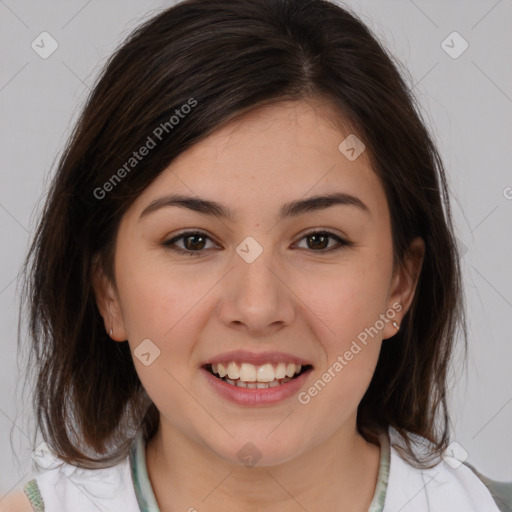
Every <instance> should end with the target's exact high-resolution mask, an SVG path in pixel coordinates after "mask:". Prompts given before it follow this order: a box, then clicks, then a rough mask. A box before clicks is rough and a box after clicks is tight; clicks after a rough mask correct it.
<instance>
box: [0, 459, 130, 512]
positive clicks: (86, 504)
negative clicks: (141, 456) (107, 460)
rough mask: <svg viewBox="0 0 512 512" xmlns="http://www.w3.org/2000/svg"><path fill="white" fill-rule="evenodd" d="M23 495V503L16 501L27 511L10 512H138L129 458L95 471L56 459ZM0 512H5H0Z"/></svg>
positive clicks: (31, 483) (36, 474) (33, 478)
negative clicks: (100, 511) (77, 511)
mask: <svg viewBox="0 0 512 512" xmlns="http://www.w3.org/2000/svg"><path fill="white" fill-rule="evenodd" d="M24 491H25V494H27V496H25V498H27V499H25V500H24V501H23V500H22V497H21V496H20V495H19V494H18V495H17V499H18V500H20V501H19V503H20V505H23V504H25V506H26V504H27V502H28V504H29V508H23V509H22V508H19V509H16V508H13V509H12V510H13V512H18V511H19V512H25V511H27V512H28V511H30V512H32V511H33V510H41V511H42V510H46V511H52V512H67V511H69V510H80V511H81V512H97V511H98V510H102V511H104V512H110V511H112V512H114V511H115V512H118V511H119V510H123V512H132V511H133V512H135V511H137V512H138V511H139V508H138V506H137V498H136V496H135V490H134V487H133V480H132V475H131V469H130V463H129V459H128V457H125V458H124V459H123V460H121V461H120V462H118V463H117V464H114V465H112V466H110V467H106V468H105V467H104V468H98V469H84V468H81V467H78V466H74V465H72V464H68V463H66V462H64V461H62V460H61V459H58V458H55V459H54V460H53V461H52V463H51V465H50V466H48V467H46V469H44V470H39V471H38V472H37V473H35V474H34V475H33V477H32V479H31V480H30V481H29V482H27V483H26V484H25V486H24ZM28 496H30V499H28ZM8 511H9V512H10V509H9V508H8V509H6V510H5V512H8ZM0 512H4V510H3V509H2V508H0Z"/></svg>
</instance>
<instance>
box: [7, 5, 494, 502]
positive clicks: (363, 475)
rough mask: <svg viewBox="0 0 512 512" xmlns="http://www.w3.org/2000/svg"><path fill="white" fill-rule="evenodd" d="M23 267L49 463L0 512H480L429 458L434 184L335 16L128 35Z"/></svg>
mask: <svg viewBox="0 0 512 512" xmlns="http://www.w3.org/2000/svg"><path fill="white" fill-rule="evenodd" d="M27 272H28V273H29V276H30V280H29V282H28V287H27V291H26V293H27V297H28V300H29V301H30V308H31V309H30V311H31V329H32V339H33V358H34V360H35V361H36V367H37V376H38V381H37V390H38V392H37V393H36V397H35V400H36V403H35V406H36V410H37V417H38V425H39V427H40V428H41V431H42V433H43V436H44V438H45V440H46V441H47V443H48V444H49V445H50V446H51V448H52V450H51V451H46V452H45V451H44V450H40V454H39V455H38V457H39V459H40V465H42V466H43V467H44V468H45V471H44V472H42V473H41V474H40V475H37V476H36V478H34V479H31V480H30V481H29V482H27V483H26V484H25V485H24V492H25V495H20V494H18V495H17V496H13V498H12V500H13V503H16V504H15V505H14V506H13V509H14V510H38V509H43V507H46V510H53V511H64V510H71V509H74V510H95V509H97V508H99V509H101V510H134V511H136V510H161V511H164V512H165V511H170V510H189V511H193V510H200V511H207V510H211V511H214V510H220V509H222V510H223V511H227V512H229V511H231V510H265V511H271V512H273V511H274V510H279V511H281V512H282V511H285V512H286V511H288V510H290V511H292V510H298V509H300V508H302V509H304V510H310V511H311V510H325V509H331V510H351V511H371V512H377V511H379V512H381V511H384V512H391V511H395V510H402V511H412V510H415V511H416V510H417V511H424V510H430V511H432V512H434V511H441V510H443V511H444V510H450V511H454V510H464V511H471V510H474V511H479V512H480V511H482V510H488V511H496V510H498V508H497V507H496V505H495V504H494V501H493V499H492V497H491V495H490V494H489V492H488V491H487V489H486V488H485V486H484V484H483V483H482V482H481V481H480V480H479V479H478V477H477V476H476V475H475V474H474V473H473V472H472V471H471V470H470V469H469V468H467V467H466V466H464V465H460V464H458V465H457V464H456V463H453V460H452V461H451V463H449V461H448V462H447V461H445V460H444V459H446V458H447V457H446V453H447V452H446V450H447V448H448V446H449V442H450V441H449V415H448V411H447V407H446V376H447V370H448V368H449V363H450V358H451V354H452V349H453V345H454V340H455V336H456V333H457V330H458V328H459V327H460V328H461V329H462V332H463V333H464V332H465V331H464V319H463V314H462V304H461V290H460V271H459V266H458V259H457V250H456V246H455V243H454V236H453V232H452V225H451V218H450V208H449V202H448V193H447V188H446V183H445V175H444V170H443V165H442V162H441V159H440V158H439V154H438V152H437V150H436V148H435V146H434V144H433V142H432V139H431V137H430V136H429V134H428V132H427V130H426V128H425V126H424V124H423V122H422V120H421V118H420V116H419V114H418V112H417V110H416V108H415V105H414V99H413V97H412V95H411V93H410V91H409V90H408V88H407V86H406V84H405V83H404V81H403V79H402V78H401V76H400V74H399V73H398V71H397V69H396V67H395V65H394V64H393V62H392V60H391V58H390V57H389V56H388V55H387V53H386V52H385V50H384V49H383V48H382V47H381V46H380V44H379V43H378V42H377V41H376V39H375V38H374V37H373V36H372V34H371V33H370V31H369V30H368V28H367V27H365V26H364V24H362V23H361V22H360V21H359V20H358V19H357V18H356V17H355V16H354V15H352V14H350V13H349V12H348V11H347V10H345V9H342V8H341V7H338V6H337V5H335V4H333V3H329V2H325V1H322V0H309V1H307V0H295V1H285V0H277V1H276V0H272V1H271V0H264V1H259V2H252V1H248V0H236V1H222V0H212V1H209V2H202V1H197V0H186V1H185V2H182V3H180V4H178V5H176V6H174V7H172V8H170V9H167V10H166V11H164V12H162V13H160V14H159V15H157V16H155V17H154V18H153V19H151V20H149V21H147V22H146V23H144V24H143V25H142V26H141V27H139V28H138V29H137V30H136V31H135V32H134V33H133V34H132V35H131V36H130V37H129V38H128V40H127V41H126V42H125V43H124V44H123V45H122V46H121V48H120V49H119V50H118V51H117V52H116V53H115V54H114V56H113V57H112V58H111V60H110V61H109V63H108V65H107V66H106V68H105V70H104V72H103V74H102V76H101V77H100V79H99V81H98V83H97V85H96V86H95V88H94V90H93V91H92V94H91V97H90V99H89V101H88V103H87V105H86V107H85V109H84V112H83V114H82V116H81V118H80V120H79V122H78V124H77V127H76V129H75V131H74V134H73V136H72V138H71V140H70V142H69V144H68V146H67V148H66V151H65V153H64V155H63V157H62V159H61V161H60V164H59V168H58V171H57V174H56V176H55V179H54V182H53V186H52V189H51V192H50V195H49V198H48V202H47V205H46V208H45V211H44V214H43V217H42V220H41V223H40V226H39V230H38V232H37V236H36V239H35V241H34V244H33V246H32V250H31V253H30V260H29V267H28V268H27ZM443 455H444V457H443ZM456 468H457V469H456Z"/></svg>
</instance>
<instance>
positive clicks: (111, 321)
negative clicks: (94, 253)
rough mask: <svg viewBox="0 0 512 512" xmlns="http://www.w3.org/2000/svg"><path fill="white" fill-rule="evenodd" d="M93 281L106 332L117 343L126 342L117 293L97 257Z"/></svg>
mask: <svg viewBox="0 0 512 512" xmlns="http://www.w3.org/2000/svg"><path fill="white" fill-rule="evenodd" d="M91 281H92V287H93V289H94V296H95V299H96V305H97V307H98V310H99V312H100V315H101V316H102V318H103V322H104V325H105V331H106V332H107V334H108V335H109V336H110V337H111V338H112V339H113V340H115V341H126V339H127V335H126V331H125V328H124V323H123V321H122V315H121V309H120V306H119V300H118V298H117V293H116V291H115V288H114V285H113V283H112V282H111V280H110V279H109V278H108V276H107V275H106V274H105V271H104V270H103V267H102V265H101V263H100V261H99V258H98V257H95V258H94V260H93V263H92V268H91Z"/></svg>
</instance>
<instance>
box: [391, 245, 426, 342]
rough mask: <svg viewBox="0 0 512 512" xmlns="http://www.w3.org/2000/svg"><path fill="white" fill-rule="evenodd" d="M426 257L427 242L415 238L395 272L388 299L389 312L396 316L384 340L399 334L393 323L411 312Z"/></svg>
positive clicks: (399, 321)
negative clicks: (393, 312)
mask: <svg viewBox="0 0 512 512" xmlns="http://www.w3.org/2000/svg"><path fill="white" fill-rule="evenodd" d="M424 257H425V242H424V240H423V239H422V238H421V237H417V238H414V239H413V240H412V241H411V243H410V244H409V249H408V251H407V252H406V254H405V255H404V261H403V265H402V266H401V267H400V268H397V269H396V270H395V272H394V275H393V278H392V283H391V288H390V295H389V299H388V310H390V311H395V312H396V314H395V316H394V318H393V319H392V321H391V322H389V323H387V324H386V326H385V327H384V330H383V333H382V334H383V339H388V338H391V337H392V336H394V335H395V334H396V333H397V328H396V327H394V326H393V323H392V322H396V323H397V324H398V325H400V324H401V323H402V319H403V317H404V316H405V314H406V313H407V311H409V308H410V306H411V303H412V300H413V298H414V292H415V291H416V286H417V284H418V279H419V277H420V273H421V268H422V265H423V260H424Z"/></svg>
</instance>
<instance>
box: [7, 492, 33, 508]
mask: <svg viewBox="0 0 512 512" xmlns="http://www.w3.org/2000/svg"><path fill="white" fill-rule="evenodd" d="M0 512H33V508H32V505H31V503H30V500H29V499H28V497H27V495H26V494H25V493H24V492H23V491H22V490H19V491H15V492H13V493H11V494H8V495H7V496H6V497H5V498H3V499H2V500H1V501H0Z"/></svg>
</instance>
